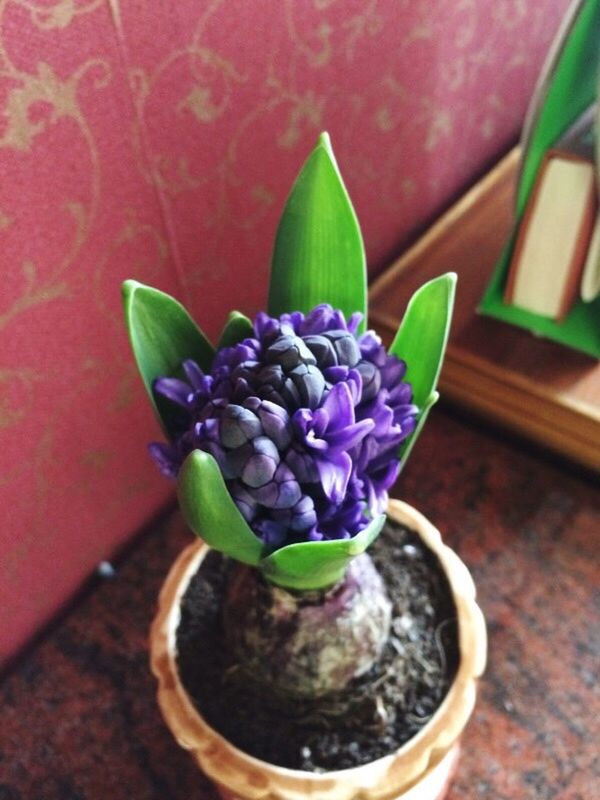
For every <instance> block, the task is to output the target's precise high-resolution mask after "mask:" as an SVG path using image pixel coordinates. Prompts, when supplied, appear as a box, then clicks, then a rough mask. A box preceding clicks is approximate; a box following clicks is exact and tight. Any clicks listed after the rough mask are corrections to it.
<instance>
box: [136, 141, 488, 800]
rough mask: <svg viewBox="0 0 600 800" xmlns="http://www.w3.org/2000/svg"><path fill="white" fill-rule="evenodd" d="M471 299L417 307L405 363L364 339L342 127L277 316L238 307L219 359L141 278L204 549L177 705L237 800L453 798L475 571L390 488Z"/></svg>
mask: <svg viewBox="0 0 600 800" xmlns="http://www.w3.org/2000/svg"><path fill="white" fill-rule="evenodd" d="M454 286H455V276H454V275H453V274H447V275H443V276H441V277H440V278H437V279H436V280H433V281H431V282H429V283H428V284H426V285H425V286H423V287H422V288H421V289H420V290H419V291H417V293H416V294H415V295H414V296H413V298H412V299H411V301H410V303H409V305H408V307H407V310H406V313H405V315H404V318H403V321H402V324H401V326H400V329H399V330H398V333H397V335H396V337H395V339H394V341H393V342H392V345H391V347H390V348H389V350H388V351H386V349H385V348H384V346H383V345H382V343H381V341H380V339H379V337H378V336H377V335H376V334H375V333H373V332H372V331H369V330H368V327H367V286H366V266H365V254H364V247H363V242H362V237H361V233H360V228H359V225H358V222H357V219H356V215H355V213H354V210H353V208H352V205H351V202H350V199H349V197H348V194H347V192H346V189H345V187H344V184H343V181H342V178H341V175H340V172H339V169H338V166H337V164H336V161H335V158H334V155H333V151H332V149H331V144H330V141H329V138H328V136H327V134H322V135H321V137H320V138H319V141H318V143H317V146H316V148H315V149H314V150H313V152H312V153H311V155H310V156H309V158H308V160H307V161H306V163H305V165H304V167H303V168H302V170H301V172H300V174H299V176H298V178H297V180H296V182H295V184H294V186H293V188H292V191H291V193H290V196H289V198H288V200H287V203H286V206H285V209H284V212H283V215H282V217H281V221H280V223H279V227H278V231H277V236H276V241H275V247H274V254H273V262H272V272H271V279H270V286H269V297H268V311H267V312H266V313H263V312H260V313H259V314H258V315H257V316H256V317H255V319H254V320H253V321H251V320H250V319H248V318H247V317H245V316H244V315H243V314H241V313H239V312H237V311H234V312H232V313H231V315H230V317H229V319H228V321H227V324H226V326H225V329H224V330H223V333H222V334H221V337H220V339H219V341H218V344H217V345H216V347H214V346H213V345H212V344H211V343H210V342H209V340H208V339H207V338H206V336H205V335H204V334H203V333H202V331H201V330H200V328H199V327H198V326H197V325H196V323H195V322H194V321H193V320H192V319H191V317H190V316H189V314H188V313H187V312H186V311H185V310H184V308H183V307H182V306H181V305H180V304H179V303H178V302H177V301H176V300H174V299H173V298H171V297H169V296H168V295H166V294H164V293H162V292H160V291H158V290H156V289H153V288H150V287H147V286H144V285H142V284H140V283H137V282H135V281H127V282H126V283H125V284H124V300H125V315H126V321H127V325H128V330H129V335H130V339H131V344H132V347H133V352H134V356H135V359H136V361H137V365H138V367H139V370H140V373H141V377H142V379H143V382H144V384H145V387H146V390H147V392H148V395H149V397H150V401H151V403H152V405H153V407H154V410H155V411H156V414H157V417H158V419H159V421H160V423H161V425H162V429H163V433H164V441H161V442H156V443H153V444H151V445H150V453H151V455H152V457H153V459H154V460H155V461H156V463H157V464H158V467H159V468H160V470H161V471H162V472H163V473H164V474H165V475H166V476H167V477H169V478H171V479H173V480H175V481H176V484H177V494H178V498H179V503H180V507H181V510H182V512H183V516H184V518H185V520H186V521H187V523H188V525H189V527H190V528H191V529H192V530H193V531H194V532H195V533H196V534H197V535H198V537H199V540H198V541H196V542H194V543H192V544H191V545H190V546H189V547H188V548H187V549H186V550H185V551H184V553H182V555H181V556H180V558H179V559H178V560H177V562H176V563H175V565H174V566H173V568H172V570H171V573H170V574H169V577H168V578H167V581H166V583H165V585H164V588H163V591H162V594H161V600H160V608H159V612H158V616H157V618H156V620H155V622H154V625H153V629H152V636H151V650H152V666H153V670H154V672H155V674H156V676H157V677H158V680H159V702H160V705H161V709H162V711H163V715H164V717H165V719H166V721H167V723H168V725H169V726H170V728H171V730H172V731H173V733H174V735H175V737H176V738H177V739H178V741H179V742H180V744H182V745H183V746H184V747H186V748H187V749H190V750H191V751H192V752H193V753H194V754H195V756H196V758H197V760H198V762H199V764H200V766H201V767H202V769H203V770H204V771H205V772H206V773H207V774H208V775H209V776H210V777H211V778H212V779H213V781H214V782H215V784H216V785H217V787H218V788H219V790H220V792H221V794H222V796H223V797H224V798H252V799H253V800H258V799H259V798H261V799H263V800H267V798H268V799H269V800H273V799H274V798H278V799H279V800H290V798H296V799H298V800H299V798H304V797H314V798H318V799H319V800H326V798H331V800H351V798H367V797H369V798H380V800H383V799H384V798H394V797H398V798H406V800H409V798H410V799H411V800H416V798H426V797H427V798H438V797H441V796H442V794H443V792H444V790H445V787H446V785H447V781H448V778H449V775H450V772H451V770H452V767H453V764H454V763H455V760H456V753H457V742H458V739H459V736H460V733H461V731H462V729H463V727H464V725H465V724H466V721H467V719H468V717H469V714H470V712H471V710H472V707H473V703H474V697H475V682H476V678H477V677H478V676H479V675H480V674H481V672H482V671H483V667H484V663H485V627H484V624H483V618H482V615H481V612H480V611H479V608H478V607H477V605H476V603H475V591H474V586H473V583H472V580H471V579H470V577H469V574H468V572H467V570H466V568H465V567H464V565H463V564H462V563H461V562H460V561H459V559H458V557H457V556H456V555H455V554H454V553H452V551H450V550H449V549H448V548H447V547H446V546H444V545H443V544H442V542H441V538H440V535H439V533H438V532H437V530H436V529H435V528H434V527H433V526H432V525H431V524H430V523H429V522H428V521H427V520H426V519H425V518H424V517H423V516H422V515H420V514H419V513H418V512H416V511H415V510H414V509H411V508H410V507H409V506H408V505H406V504H404V503H400V502H398V501H388V491H389V490H390V488H391V487H392V485H393V484H394V482H395V480H396V478H397V477H398V474H399V472H400V470H401V468H402V467H403V466H404V464H405V463H406V460H407V458H408V455H409V453H410V450H411V448H412V447H413V446H414V443H415V441H416V439H417V436H418V435H419V432H420V431H421V429H422V427H423V424H424V422H425V419H426V417H427V414H428V412H429V409H430V408H431V406H432V405H433V403H434V402H435V401H436V399H437V392H436V383H437V379H438V375H439V372H440V367H441V363H442V359H443V355H444V350H445V346H446V340H447V337H448V329H449V325H450V319H451V314H452V305H453V297H454ZM382 531H383V534H382ZM380 534H382V535H381V536H380Z"/></svg>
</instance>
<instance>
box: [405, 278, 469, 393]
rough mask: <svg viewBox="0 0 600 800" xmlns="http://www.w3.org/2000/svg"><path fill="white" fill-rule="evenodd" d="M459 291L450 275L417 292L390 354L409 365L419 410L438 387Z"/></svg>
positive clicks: (430, 282) (426, 284)
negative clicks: (456, 296) (455, 296)
mask: <svg viewBox="0 0 600 800" xmlns="http://www.w3.org/2000/svg"><path fill="white" fill-rule="evenodd" d="M455 288H456V273H454V272H448V273H446V274H445V275H441V276H440V277H439V278H434V279H433V280H432V281H429V282H428V283H425V284H424V285H423V286H421V288H420V289H417V291H416V292H415V293H414V295H413V296H412V297H411V299H410V302H409V304H408V306H407V308H406V312H405V314H404V318H403V320H402V322H401V324H400V327H399V328H398V333H397V334H396V337H395V339H394V341H393V342H392V346H391V347H390V353H393V354H394V355H396V356H398V358H401V359H402V360H403V361H406V380H407V381H409V382H410V383H411V385H412V390H413V398H414V401H413V402H414V403H416V405H418V406H419V408H421V407H422V406H423V405H424V404H425V403H426V401H427V400H428V398H429V397H430V395H431V393H432V392H433V391H434V389H435V387H436V386H437V382H438V378H439V375H440V371H441V368H442V361H443V360H444V353H445V351H446V343H447V341H448V333H449V332H450V322H451V320H452V310H453V308H454V292H455Z"/></svg>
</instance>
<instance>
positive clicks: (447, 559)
mask: <svg viewBox="0 0 600 800" xmlns="http://www.w3.org/2000/svg"><path fill="white" fill-rule="evenodd" d="M388 514H389V516H390V517H391V518H392V519H395V520H396V521H398V522H399V523H401V524H403V525H406V526H408V527H409V528H411V529H413V530H414V531H415V532H416V533H417V534H418V535H419V536H420V538H421V540H422V541H423V543H424V544H425V545H426V547H427V548H429V550H431V551H432V552H433V553H434V554H435V555H436V556H437V558H438V560H439V562H440V564H441V566H442V569H443V571H444V572H445V574H446V577H447V579H448V582H449V585H450V589H451V592H452V596H453V599H454V603H455V606H456V610H457V617H458V645H459V652H460V659H459V665H458V670H457V673H456V676H455V678H454V680H453V682H452V685H451V686H450V689H449V690H448V693H447V695H446V697H445V698H444V700H443V701H442V703H441V704H440V706H439V708H438V709H437V711H436V712H435V713H434V714H433V716H432V717H431V719H430V720H429V721H428V722H427V724H426V725H425V726H424V727H423V728H422V729H421V730H420V731H419V732H418V733H417V734H416V735H415V736H414V737H413V738H412V739H410V740H409V741H408V742H406V743H405V744H404V745H403V746H402V747H400V748H399V749H398V750H397V751H396V752H394V753H392V754H390V755H388V756H385V757H383V758H379V759H377V760H375V761H372V762H370V763H367V764H363V765H361V766H358V767H354V768H352V769H343V770H338V771H335V772H326V773H313V772H306V771H303V770H294V769H286V768H283V767H279V766H275V765H273V764H270V763H267V762H265V761H261V760H259V759H257V758H254V757H252V756H250V755H247V754H246V753H244V752H242V751H241V750H239V749H238V748H236V747H234V746H233V745H232V744H230V743H229V742H228V741H227V740H226V739H225V738H224V737H223V736H221V735H220V734H219V733H217V732H216V731H214V730H213V729H212V728H211V727H210V726H209V725H208V724H207V723H206V722H205V721H204V719H203V718H202V716H201V715H200V713H199V712H198V711H197V710H196V708H195V707H194V705H193V704H192V702H191V700H190V698H189V696H188V695H187V693H186V691H185V689H184V687H183V686H182V684H181V681H180V679H179V675H178V670H177V664H176V650H175V642H176V632H177V627H178V625H179V621H180V602H181V599H182V597H183V594H184V593H185V591H186V589H187V586H188V584H189V582H190V580H191V578H192V577H193V575H194V574H195V573H196V572H197V570H198V567H199V565H200V563H201V562H202V559H203V558H204V557H205V555H206V553H207V552H208V547H207V546H206V545H205V544H204V543H202V542H200V541H196V542H194V543H193V544H191V545H190V546H189V547H187V548H186V549H185V550H184V551H183V552H182V553H181V555H180V556H179V558H178V559H177V561H176V562H175V563H174V565H173V567H172V569H171V571H170V573H169V575H168V577H167V579H166V581H165V584H164V586H163V589H162V591H161V594H160V600H159V610H158V613H157V616H156V618H155V620H154V623H153V625H152V630H151V637H150V650H151V664H152V670H153V672H154V674H155V675H156V677H157V679H158V683H159V689H158V702H159V705H160V708H161V711H162V714H163V716H164V718H165V721H166V723H167V725H168V726H169V728H170V729H171V732H172V733H173V735H174V736H175V738H176V739H177V741H178V742H179V744H180V745H181V746H182V747H184V748H185V749H187V750H190V751H191V752H192V754H193V755H194V757H195V758H196V760H197V762H198V764H199V766H200V767H201V769H202V770H203V771H204V772H205V773H206V775H208V777H209V778H210V779H211V780H213V781H214V783H215V784H216V786H217V787H218V789H219V791H220V793H221V795H222V797H223V798H224V800H302V798H314V799H315V800H394V799H397V800H441V798H443V797H444V795H445V793H446V790H447V788H448V785H449V781H450V779H451V776H452V773H453V770H454V767H455V765H456V761H457V757H458V741H459V737H460V735H461V733H462V731H463V729H464V727H465V725H466V723H467V721H468V719H469V716H470V714H471V712H472V710H473V706H474V703H475V695H476V681H477V678H478V677H479V676H480V675H481V674H482V672H483V670H484V668H485V661H486V630H485V622H484V619H483V615H482V613H481V610H480V608H479V606H478V605H477V603H476V601H475V586H474V584H473V580H472V578H471V576H470V574H469V572H468V570H467V568H466V567H465V565H464V564H463V563H462V561H461V560H460V559H459V558H458V556H457V555H456V554H455V553H454V552H453V551H452V550H450V549H449V548H448V547H447V546H446V545H444V544H443V543H442V540H441V536H440V534H439V532H438V530H437V529H436V528H435V527H434V526H433V525H432V524H431V523H430V522H429V521H428V520H427V519H426V518H425V517H423V515H422V514H420V513H419V512H417V511H415V509H413V508H411V507H410V506H409V505H407V504H406V503H403V502H400V501H397V500H391V501H390V503H389V508H388Z"/></svg>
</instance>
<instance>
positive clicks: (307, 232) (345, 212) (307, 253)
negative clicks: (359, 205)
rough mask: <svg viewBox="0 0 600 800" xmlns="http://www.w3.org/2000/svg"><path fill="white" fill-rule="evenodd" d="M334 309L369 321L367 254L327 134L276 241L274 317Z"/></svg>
mask: <svg viewBox="0 0 600 800" xmlns="http://www.w3.org/2000/svg"><path fill="white" fill-rule="evenodd" d="M319 303H330V304H331V305H332V306H333V307H334V308H339V309H341V310H342V311H343V312H344V314H345V315H346V317H348V316H350V314H353V313H354V312H355V311H360V312H362V314H363V315H364V316H363V322H362V324H361V326H360V331H361V332H362V331H363V330H364V329H365V325H366V318H367V273H366V262H365V249H364V245H363V240H362V236H361V232H360V227H359V224H358V220H357V218H356V214H355V213H354V209H353V207H352V203H351V202H350V198H349V196H348V192H347V191H346V187H345V186H344V182H343V180H342V177H341V175H340V171H339V169H338V166H337V163H336V160H335V156H334V154H333V150H332V149H331V143H330V141H329V136H328V134H326V133H322V134H321V136H320V137H319V141H318V143H317V146H316V147H315V149H314V150H313V151H312V153H311V154H310V156H309V157H308V160H307V161H306V163H305V164H304V166H303V168H302V171H301V172H300V174H299V175H298V177H297V179H296V182H295V183H294V185H293V187H292V191H291V193H290V195H289V197H288V199H287V202H286V205H285V208H284V210H283V214H282V217H281V220H280V222H279V227H278V229H277V236H276V239H275V249H274V252H273V263H272V269H271V282H270V286H269V313H270V314H271V315H272V316H274V317H277V316H279V315H280V314H283V313H284V312H289V311H303V312H305V313H306V312H308V311H310V310H311V309H312V308H314V306H316V305H318V304H319Z"/></svg>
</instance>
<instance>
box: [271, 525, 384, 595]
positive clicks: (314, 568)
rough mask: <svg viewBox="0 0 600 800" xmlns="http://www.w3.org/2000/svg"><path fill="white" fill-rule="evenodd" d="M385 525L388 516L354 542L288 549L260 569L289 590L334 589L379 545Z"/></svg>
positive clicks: (280, 552)
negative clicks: (356, 559) (363, 555)
mask: <svg viewBox="0 0 600 800" xmlns="http://www.w3.org/2000/svg"><path fill="white" fill-rule="evenodd" d="M384 522H385V514H381V515H380V516H378V517H376V518H375V519H373V520H372V521H371V522H370V524H369V525H367V527H366V528H364V529H363V530H362V531H361V532H360V533H358V534H357V535H356V536H354V537H353V538H352V539H332V540H330V541H326V542H299V543H298V544H290V545H287V547H282V548H280V549H279V550H275V552H274V553H271V555H270V556H267V557H266V558H263V560H262V561H261V562H260V565H259V566H260V569H261V570H262V572H263V574H264V575H265V577H266V578H267V579H268V580H269V581H271V583H275V584H277V585H278V586H283V587H285V588H286V589H299V590H303V591H309V590H311V589H325V588H327V587H328V586H333V585H334V584H335V583H337V582H338V581H340V580H341V579H342V578H343V577H344V573H345V572H346V569H347V567H348V564H349V563H350V562H351V561H352V559H353V558H354V557H355V556H358V555H360V554H361V553H364V552H365V550H366V549H367V547H369V545H371V544H372V543H373V542H374V541H375V539H376V538H377V536H378V535H379V533H380V532H381V529H382V528H383V524H384Z"/></svg>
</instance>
